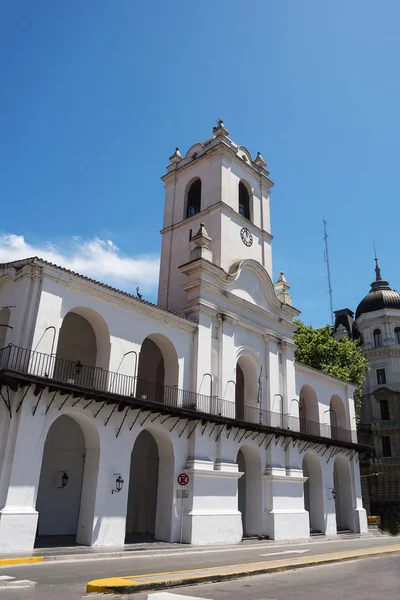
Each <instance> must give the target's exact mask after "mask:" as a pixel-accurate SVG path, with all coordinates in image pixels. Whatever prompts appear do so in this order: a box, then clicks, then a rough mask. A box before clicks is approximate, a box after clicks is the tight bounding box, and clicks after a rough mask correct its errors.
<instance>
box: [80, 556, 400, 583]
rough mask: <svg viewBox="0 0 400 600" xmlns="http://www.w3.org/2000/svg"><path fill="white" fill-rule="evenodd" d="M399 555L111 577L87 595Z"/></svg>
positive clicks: (310, 559) (315, 558)
mask: <svg viewBox="0 0 400 600" xmlns="http://www.w3.org/2000/svg"><path fill="white" fill-rule="evenodd" d="M398 553H400V544H396V545H395V544H393V545H391V546H375V547H372V548H363V549H359V550H351V551H346V550H344V551H339V552H329V553H325V554H316V555H314V556H308V557H307V558H305V557H299V558H289V559H278V560H269V561H258V562H253V563H245V564H232V565H228V566H223V567H210V568H200V569H191V570H186V571H174V572H170V573H150V574H146V575H132V576H126V577H110V578H106V579H97V580H94V581H89V583H88V584H87V587H86V592H87V593H93V592H95V593H103V594H104V593H105V594H134V593H136V592H144V591H156V590H163V589H167V588H174V587H179V586H184V585H194V584H198V583H210V582H218V581H227V580H230V579H238V578H241V577H246V576H248V575H260V574H263V573H273V572H277V571H285V570H289V569H299V568H302V567H311V566H315V565H320V564H329V563H334V562H342V561H347V560H354V559H360V558H366V557H374V556H382V555H385V554H398Z"/></svg>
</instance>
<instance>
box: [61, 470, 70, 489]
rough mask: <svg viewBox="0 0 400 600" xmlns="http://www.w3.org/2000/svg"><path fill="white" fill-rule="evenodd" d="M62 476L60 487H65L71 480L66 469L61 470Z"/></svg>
mask: <svg viewBox="0 0 400 600" xmlns="http://www.w3.org/2000/svg"><path fill="white" fill-rule="evenodd" d="M61 473H62V476H61V485H60V486H59V487H60V489H64V488H65V487H67V483H68V481H69V477H68V475H67V473H66V471H61Z"/></svg>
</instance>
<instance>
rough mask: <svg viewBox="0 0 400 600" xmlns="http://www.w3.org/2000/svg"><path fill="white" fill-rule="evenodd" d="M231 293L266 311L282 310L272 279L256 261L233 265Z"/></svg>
mask: <svg viewBox="0 0 400 600" xmlns="http://www.w3.org/2000/svg"><path fill="white" fill-rule="evenodd" d="M229 291H230V292H231V293H232V294H235V296H238V297H239V298H243V300H247V302H251V303H252V304H255V305H256V306H259V307H261V308H264V309H265V310H274V309H275V310H276V309H280V308H281V302H280V301H279V300H278V298H277V297H276V293H275V289H274V284H273V283H272V279H271V277H270V276H269V275H268V273H267V271H266V270H265V269H264V267H262V266H261V265H260V263H258V262H256V261H255V260H242V261H239V262H237V263H234V264H233V265H232V267H231V269H230V272H229Z"/></svg>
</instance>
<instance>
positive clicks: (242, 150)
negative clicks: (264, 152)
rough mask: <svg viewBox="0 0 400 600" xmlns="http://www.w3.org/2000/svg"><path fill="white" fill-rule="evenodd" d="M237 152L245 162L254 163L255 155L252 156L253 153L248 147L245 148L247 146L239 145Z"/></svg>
mask: <svg viewBox="0 0 400 600" xmlns="http://www.w3.org/2000/svg"><path fill="white" fill-rule="evenodd" d="M237 153H238V156H239V157H240V158H241V159H242V160H244V161H245V162H247V163H249V165H251V164H252V163H253V157H252V156H251V153H250V152H249V151H248V150H247V148H245V146H239V148H238V152H237Z"/></svg>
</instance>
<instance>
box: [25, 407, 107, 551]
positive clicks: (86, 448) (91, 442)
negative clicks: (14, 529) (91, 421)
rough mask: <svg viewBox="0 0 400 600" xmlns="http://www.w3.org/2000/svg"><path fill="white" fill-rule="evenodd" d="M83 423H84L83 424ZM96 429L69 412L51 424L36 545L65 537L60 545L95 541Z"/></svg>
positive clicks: (40, 488)
mask: <svg viewBox="0 0 400 600" xmlns="http://www.w3.org/2000/svg"><path fill="white" fill-rule="evenodd" d="M82 425H83V426H82ZM98 461H99V443H98V439H97V432H96V431H95V430H94V429H93V430H92V428H91V427H90V426H88V425H85V424H80V423H79V422H78V421H77V420H76V419H74V418H72V417H71V416H68V415H61V416H60V417H58V418H57V419H56V420H55V421H54V422H53V424H52V425H51V427H50V429H49V431H48V433H47V436H46V441H45V444H44V449H43V458H42V466H41V471H40V478H39V485H38V493H37V499H36V510H37V511H38V513H39V517H38V527H37V540H36V543H37V545H43V543H46V540H47V541H48V542H49V543H50V544H51V540H50V541H49V540H48V538H49V537H50V538H55V537H57V539H58V538H59V537H62V538H63V539H64V541H63V542H61V543H60V542H57V544H58V545H59V546H61V545H63V544H65V545H70V544H71V543H72V544H74V543H75V542H77V543H81V544H88V545H89V544H91V543H92V529H93V515H94V501H95V490H96V484H97V476H98Z"/></svg>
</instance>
